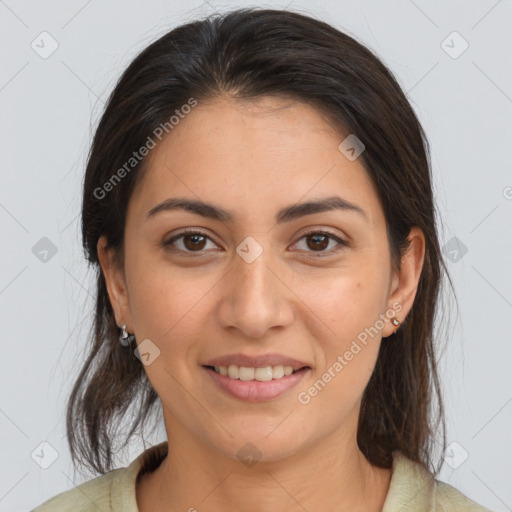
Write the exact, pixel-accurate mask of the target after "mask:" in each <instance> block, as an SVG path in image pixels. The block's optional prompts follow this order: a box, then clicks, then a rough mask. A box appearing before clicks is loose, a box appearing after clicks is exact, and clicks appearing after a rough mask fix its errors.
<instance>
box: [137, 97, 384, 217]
mask: <svg viewBox="0 0 512 512" xmlns="http://www.w3.org/2000/svg"><path fill="white" fill-rule="evenodd" d="M347 135H348V134H347V133H342V130H340V129H339V128H337V127H335V126H334V125H333V124H331V123H330V121H329V120H328V119H327V118H325V116H323V115H322V113H321V112H319V111H318V110H317V109H315V108H313V107H311V106H309V105H307V104H305V103H301V102H297V101H295V100H291V99H285V98H275V97H274V98H270V97H269V98H263V99H260V100H257V101H240V100H234V99H230V98H219V99H216V100H213V101H210V102H206V103H202V102H198V105H197V106H195V107H194V108H193V109H192V110H191V112H190V113H188V114H187V115H184V116H183V117H182V118H181V119H180V120H179V123H178V124H177V125H175V126H174V128H173V129H172V131H170V132H169V134H168V135H166V136H165V137H164V138H163V139H162V142H161V143H159V144H158V145H157V146H156V147H155V148H154V149H152V150H151V153H150V154H149V158H148V169H147V173H146V175H145V176H144V179H143V180H142V181H141V183H140V184H139V186H138V188H137V189H136V190H135V192H134V194H133V197H132V201H131V203H133V204H131V205H130V209H131V210H132V212H133V213H134V214H137V216H138V217H140V216H144V215H146V214H147V212H148V211H149V210H150V209H151V208H152V207H154V206H155V205H156V204H158V203H159V202H161V201H164V200H165V199H167V198H169V197H189V198H190V199H196V200H202V201H205V202H211V203H215V204H222V205H223V206H225V208H226V209H228V210H233V211H234V212H235V215H237V216H239V217H240V220H243V217H246V218H249V217H254V216H255V215H258V216H269V218H270V216H272V218H273V217H274V214H275V212H276V211H277V210H278V209H280V208H281V207H283V206H284V205H289V204H291V203H296V202H302V201H305V200H307V199H312V198H315V197H327V196H333V195H338V196H341V197H343V198H345V199H347V200H348V201H350V202H352V203H356V204H358V205H360V206H361V207H363V208H364V210H365V211H366V212H367V214H368V216H369V217H370V219H371V222H372V223H375V222H376V220H377V219H376V218H375V217H376V215H378V213H379V208H380V205H379V203H378V199H377V196H376V193H375V190H374V188H373V184H372V183H371V181H370V179H369V177H368V175H367V173H366V170H365V168H364V166H363V164H362V161H361V159H356V160H354V161H350V160H349V159H347V158H346V157H345V156H344V155H343V154H342V153H341V152H340V150H339V149H338V146H339V144H340V143H341V142H342V141H343V140H344V138H345V137H346V136H347ZM380 213H381V214H382V212H380Z"/></svg>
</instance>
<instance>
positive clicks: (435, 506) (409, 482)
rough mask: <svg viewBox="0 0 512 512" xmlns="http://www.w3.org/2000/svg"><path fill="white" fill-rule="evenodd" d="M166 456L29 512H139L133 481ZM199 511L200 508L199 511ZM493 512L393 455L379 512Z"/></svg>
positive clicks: (153, 453)
mask: <svg viewBox="0 0 512 512" xmlns="http://www.w3.org/2000/svg"><path fill="white" fill-rule="evenodd" d="M166 455H167V441H164V442H163V443H160V444H157V445H155V446H152V447H150V448H148V449H147V450H145V451H144V452H142V453H141V454H140V455H139V456H138V457H137V458H136V459H135V460H134V461H133V462H132V463H131V464H130V465H129V466H128V467H125V468H120V469H114V470H112V471H109V472H108V473H105V474H104V475H101V476H98V477H96V478H93V479H92V480H89V481H87V482H84V483H83V484H81V485H79V486H77V487H75V488H74V489H71V490H69V491H65V492H63V493H61V494H58V495H57V496H54V497H53V498H51V499H49V500H48V501H45V502H44V503H43V504H42V505H40V506H39V507H37V508H35V509H34V510H33V511H32V512H68V511H69V512H138V509H137V501H136V498H135V481H136V479H137V475H138V474H139V473H142V472H145V471H153V470H154V469H156V468H157V467H158V465H159V464H160V462H161V461H162V460H163V459H164V458H165V456H166ZM198 510H199V509H198ZM398 511H400V512H492V511H490V510H489V509H487V508H485V507H482V506H480V505H478V504H477V503H475V502H474V501H472V500H470V499H469V498H467V497H466V496H465V495H464V494H462V493H461V492H460V491H458V490H457V489H456V488H455V487H452V486H451V485H449V484H446V483H444V482H440V481H438V480H435V479H434V478H433V476H432V475H431V473H429V472H428V471H426V470H425V469H424V468H423V467H422V466H421V465H420V464H418V463H417V462H414V461H412V460H410V459H408V458H406V457H405V456H404V455H403V454H402V453H401V452H399V451H395V452H393V467H392V475H391V482H390V487H389V491H388V494H387V497H386V501H385V502H384V507H383V508H382V512H398Z"/></svg>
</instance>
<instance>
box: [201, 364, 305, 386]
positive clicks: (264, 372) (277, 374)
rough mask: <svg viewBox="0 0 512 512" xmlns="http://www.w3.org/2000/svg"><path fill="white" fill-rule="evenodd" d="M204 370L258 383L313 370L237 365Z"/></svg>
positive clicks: (208, 367) (207, 367)
mask: <svg viewBox="0 0 512 512" xmlns="http://www.w3.org/2000/svg"><path fill="white" fill-rule="evenodd" d="M203 368H206V369H207V370H210V371H213V372H215V373H217V374H219V375H223V376H225V377H229V378H231V379H234V380H243V381H253V380H254V381H258V382H267V381H269V380H278V379H282V378H283V377H287V376H289V375H293V374H295V373H298V372H301V371H303V370H309V369H311V367H310V366H302V367H300V368H293V367H291V366H283V365H276V366H265V367H261V368H249V367H246V366H237V365H234V364H232V365H229V366H210V365H203Z"/></svg>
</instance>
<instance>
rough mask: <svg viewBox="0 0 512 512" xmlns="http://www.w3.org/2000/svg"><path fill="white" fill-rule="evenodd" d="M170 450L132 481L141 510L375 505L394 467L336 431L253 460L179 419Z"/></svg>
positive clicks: (251, 511)
mask: <svg viewBox="0 0 512 512" xmlns="http://www.w3.org/2000/svg"><path fill="white" fill-rule="evenodd" d="M170 432H173V433H174V434H175V435H174V437H168V440H169V443H168V446H169V453H168V456H167V457H165V459H164V460H163V461H162V463H161V464H160V466H159V467H158V468H157V469H156V470H155V471H153V472H152V473H145V474H143V475H141V478H140V479H139V480H138V482H137V486H136V495H137V504H138V509H139V512H149V511H153V510H159V511H162V512H175V511H182V510H187V511H188V510H190V511H194V510H196V509H197V510H202V509H207V510H208V511H209V512H220V511H222V512H224V511H225V510H226V509H228V510H237V511H239V512H255V511H262V512H263V511H268V510H272V511H275V512H280V511H283V512H285V511H290V510H292V511H294V510H297V511H301V512H302V511H303V510H326V511H333V512H334V511H339V510H351V511H354V512H357V511H363V510H364V511H365V512H380V511H381V510H382V506H383V504H384V501H385V499H386V496H387V492H388V490H389V483H390V479H391V469H382V468H377V467H375V466H372V465H371V464H370V463H369V462H368V461H367V460H366V458H365V457H364V456H363V454H362V453H361V451H360V450H359V448H358V446H357V442H356V441H355V434H354V435H353V436H351V438H350V439H346V438H345V439H344V438H343V434H342V433H341V432H338V431H337V432H335V433H333V435H332V436H329V437H325V438H323V439H321V440H320V441H318V442H317V443H315V444H311V445H310V446H309V447H308V448H305V449H303V450H301V451H300V452H299V453H294V454H293V455H291V456H289V457H286V458H282V459H279V460H273V461H268V460H265V461H263V459H262V460H260V461H258V462H256V463H255V464H254V465H252V466H249V465H248V466H246V465H244V464H242V463H241V462H240V461H239V460H238V459H235V460H234V459H232V458H230V457H227V456H226V455H225V454H224V453H223V452H219V451H216V450H213V449H211V447H210V446H205V445H203V444H201V443H200V442H198V441H197V438H195V437H193V436H191V435H190V432H188V431H185V432H180V429H179V428H177V425H173V427H172V428H170V429H168V433H170Z"/></svg>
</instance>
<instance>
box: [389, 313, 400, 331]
mask: <svg viewBox="0 0 512 512" xmlns="http://www.w3.org/2000/svg"><path fill="white" fill-rule="evenodd" d="M391 322H392V323H393V325H395V326H396V327H397V328H396V329H395V330H394V332H393V334H395V332H396V331H398V326H399V325H400V321H399V320H398V319H397V318H395V317H393V318H392V319H391Z"/></svg>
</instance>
